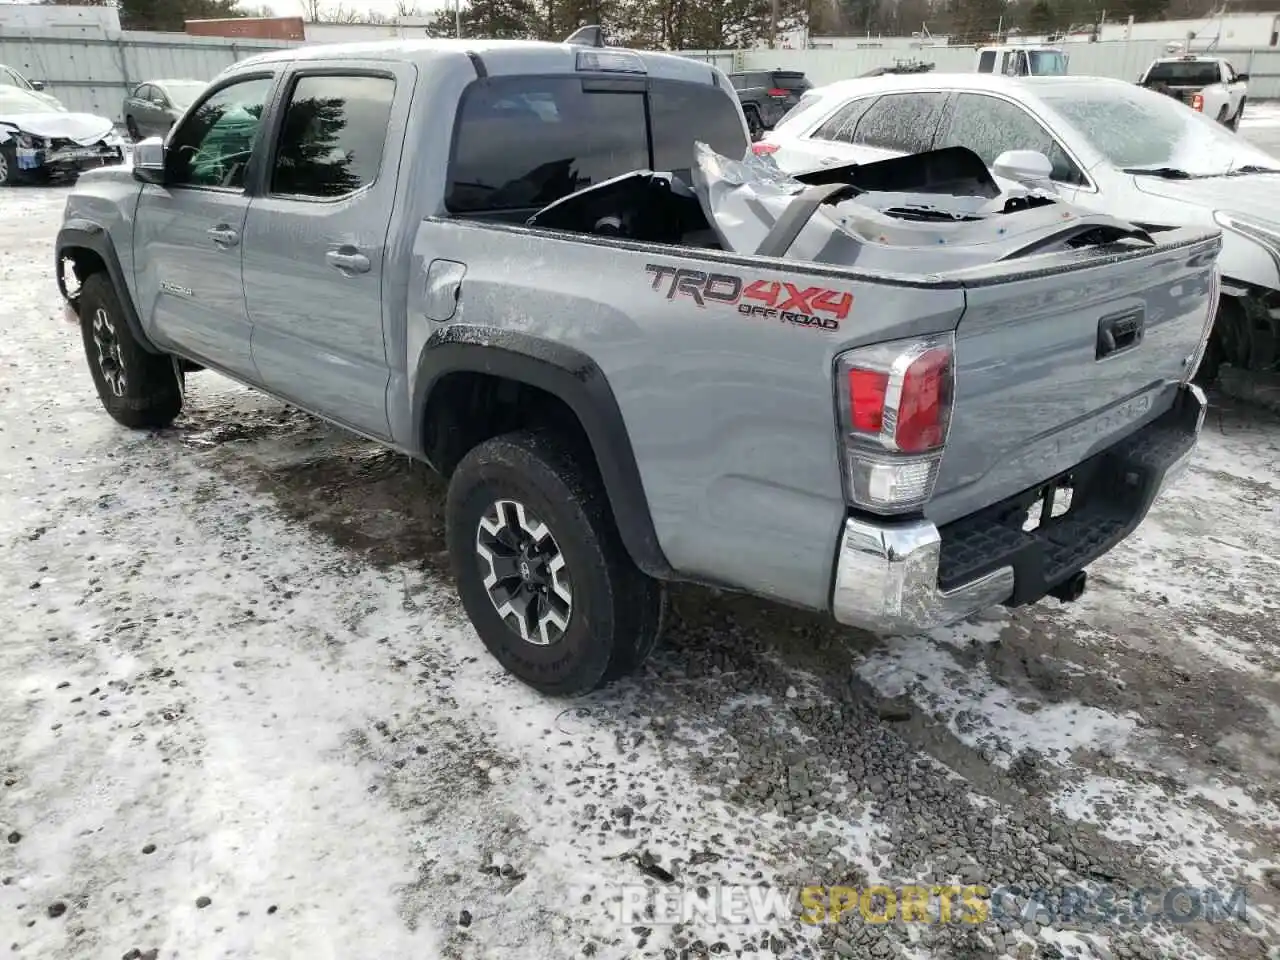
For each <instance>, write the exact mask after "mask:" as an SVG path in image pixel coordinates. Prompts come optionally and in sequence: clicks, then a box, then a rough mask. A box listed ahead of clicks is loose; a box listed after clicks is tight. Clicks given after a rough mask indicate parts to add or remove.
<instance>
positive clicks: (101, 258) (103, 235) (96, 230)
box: [54, 218, 164, 354]
mask: <svg viewBox="0 0 1280 960" xmlns="http://www.w3.org/2000/svg"><path fill="white" fill-rule="evenodd" d="M68 262H69V263H71V265H72V268H73V270H74V271H75V277H76V280H77V282H78V283H79V284H83V283H84V281H85V279H87V278H88V277H89V276H90V275H91V274H93V273H106V275H107V277H108V278H109V279H110V280H111V284H112V286H114V287H115V289H116V296H117V297H118V298H119V300H120V306H121V308H122V309H123V310H124V322H125V323H126V324H128V326H129V332H130V333H132V334H133V337H134V339H135V340H137V341H138V344H139V345H140V346H141V347H142V348H143V349H144V350H146V351H147V352H148V353H156V354H159V353H163V352H164V351H162V350H160V349H158V348H157V347H156V345H155V344H153V343H152V342H151V340H150V338H149V337H147V335H146V333H145V332H144V331H143V329H142V321H141V318H139V316H138V310H137V307H136V306H135V305H134V302H133V296H132V295H131V293H130V291H129V285H128V283H127V282H126V281H125V275H124V268H123V267H121V266H120V258H119V257H118V256H117V255H116V249H115V244H114V243H113V242H112V240H111V235H110V234H109V233H108V232H107V230H106V228H105V227H103V226H102V225H101V224H99V223H94V222H93V221H91V220H84V219H80V218H74V219H71V220H68V221H67V222H66V223H64V224H63V225H62V229H61V230H59V231H58V237H57V240H56V241H55V242H54V275H55V277H56V278H57V281H58V292H59V293H61V294H62V297H63V299H65V300H66V301H67V302H68V303H70V304H71V305H72V306H73V307H77V306H78V303H77V297H78V294H77V293H72V292H71V290H70V289H69V288H68V285H67V275H66V265H67V263H68Z"/></svg>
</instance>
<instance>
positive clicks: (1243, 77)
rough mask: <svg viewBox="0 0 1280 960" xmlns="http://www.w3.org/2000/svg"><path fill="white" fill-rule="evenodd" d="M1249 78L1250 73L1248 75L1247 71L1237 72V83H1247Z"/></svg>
mask: <svg viewBox="0 0 1280 960" xmlns="http://www.w3.org/2000/svg"><path fill="white" fill-rule="evenodd" d="M1248 80H1249V75H1248V74H1247V73H1237V74H1236V82H1237V83H1246V82H1248Z"/></svg>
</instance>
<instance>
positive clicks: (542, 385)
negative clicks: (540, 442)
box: [413, 325, 675, 579]
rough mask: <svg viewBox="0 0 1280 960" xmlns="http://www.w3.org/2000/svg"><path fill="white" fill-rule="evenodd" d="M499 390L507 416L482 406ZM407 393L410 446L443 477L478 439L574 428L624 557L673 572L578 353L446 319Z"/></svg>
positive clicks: (618, 417) (619, 430) (632, 467)
mask: <svg viewBox="0 0 1280 960" xmlns="http://www.w3.org/2000/svg"><path fill="white" fill-rule="evenodd" d="M492 391H497V393H494V392H492ZM534 391H536V393H534ZM503 392H505V393H506V396H507V397H508V398H509V399H512V400H513V405H512V407H510V408H509V410H510V411H513V412H514V414H515V416H516V418H517V421H516V422H513V421H512V420H511V419H509V418H507V417H504V416H502V415H501V414H497V415H495V414H494V411H493V410H492V409H491V408H490V406H489V401H490V400H491V399H493V398H495V397H497V396H499V395H500V394H501V393H503ZM413 394H414V395H413V412H414V414H413V415H414V421H413V436H414V438H415V443H416V444H417V445H418V450H419V452H420V453H421V454H422V456H423V457H424V459H426V460H427V462H428V463H430V464H431V465H432V466H433V467H434V468H435V469H436V470H438V471H439V472H440V473H442V474H444V475H445V476H448V475H449V474H450V473H452V471H453V468H454V467H455V466H456V465H457V463H458V461H459V460H461V459H462V457H463V456H464V455H465V454H466V453H467V451H468V450H470V449H471V448H472V447H474V446H475V445H476V444H477V443H480V442H483V441H484V440H486V439H489V438H490V437H492V436H496V435H497V434H499V433H503V432H507V431H508V430H510V429H514V428H518V427H525V426H530V425H531V423H530V421H531V420H532V424H533V425H541V426H547V427H552V428H555V429H559V430H563V431H565V432H567V433H569V434H576V435H577V437H578V438H579V439H580V440H582V441H583V442H584V446H585V448H586V449H585V451H584V452H586V453H589V454H590V456H591V458H592V459H593V461H594V466H595V468H596V469H597V470H598V471H599V475H600V479H601V481H602V482H603V485H604V489H605V494H606V496H607V497H608V502H609V507H610V509H611V512H612V514H613V518H614V522H615V523H616V524H617V526H618V532H619V533H620V534H621V536H622V541H623V544H624V545H625V546H626V548H627V552H628V554H630V556H631V559H632V561H633V562H634V563H635V564H636V566H637V567H639V568H640V569H641V570H642V571H644V572H645V573H646V574H648V575H650V576H652V577H657V578H660V579H673V578H674V576H675V574H674V571H673V570H672V568H671V566H670V564H669V563H668V561H667V558H666V556H665V554H664V553H663V551H662V547H661V545H660V544H659V542H658V536H657V531H656V530H655V528H654V525H653V517H652V515H651V513H650V511H649V504H648V499H647V497H646V495H645V492H644V485H643V483H642V481H641V479H640V469H639V466H638V465H637V463H636V458H635V453H634V451H633V450H632V447H631V439H630V436H629V434H628V433H627V429H626V424H625V423H624V421H623V419H622V413H621V410H620V409H619V407H618V402H617V399H616V397H615V396H614V393H613V390H612V388H611V387H610V385H609V382H608V379H607V378H606V376H605V374H604V372H603V371H602V370H601V369H600V368H599V366H597V365H596V363H595V361H594V360H592V359H591V358H590V357H588V356H587V355H586V354H584V353H582V352H581V351H579V350H576V349H574V348H573V347H569V346H566V345H564V344H560V343H555V342H553V341H549V340H544V339H542V338H540V337H535V336H531V335H529V334H524V333H517V332H512V331H506V330H499V329H496V328H490V327H478V326H462V325H452V326H449V327H445V328H444V329H442V330H439V331H437V332H436V333H435V334H433V335H432V336H431V338H430V339H429V340H428V341H427V343H426V345H425V346H424V348H423V350H422V352H421V354H420V359H419V361H418V367H417V376H416V378H415V386H414V391H413ZM530 401H533V402H530ZM559 408H563V410H564V411H566V412H567V413H568V414H569V415H570V416H571V417H572V422H571V423H566V422H564V418H563V417H562V416H559ZM539 414H542V416H541V417H539Z"/></svg>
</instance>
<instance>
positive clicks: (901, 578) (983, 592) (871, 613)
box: [831, 385, 1207, 634]
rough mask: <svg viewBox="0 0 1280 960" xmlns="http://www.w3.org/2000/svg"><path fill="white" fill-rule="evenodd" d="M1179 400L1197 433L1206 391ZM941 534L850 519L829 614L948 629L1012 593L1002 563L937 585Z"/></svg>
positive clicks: (912, 628)
mask: <svg viewBox="0 0 1280 960" xmlns="http://www.w3.org/2000/svg"><path fill="white" fill-rule="evenodd" d="M1184 389H1185V390H1186V391H1187V396H1186V397H1185V398H1183V402H1186V403H1189V404H1192V405H1193V407H1195V408H1198V409H1197V410H1196V413H1195V421H1194V422H1195V427H1194V431H1195V433H1196V434H1197V435H1198V434H1199V433H1200V429H1201V427H1203V425H1204V415H1205V410H1206V408H1207V403H1206V401H1205V396H1204V391H1203V390H1201V389H1200V388H1199V387H1197V386H1194V385H1187V386H1186V387H1185V388H1184ZM1194 453H1195V446H1194V444H1193V445H1192V446H1191V447H1190V449H1188V450H1187V451H1186V452H1185V453H1184V454H1182V455H1181V456H1180V457H1178V459H1177V460H1175V461H1174V462H1172V463H1170V464H1169V466H1168V467H1167V468H1166V469H1165V471H1164V475H1163V477H1162V478H1161V480H1160V485H1159V490H1160V491H1163V490H1164V489H1166V488H1167V487H1168V486H1169V485H1170V484H1171V483H1173V482H1174V481H1175V480H1177V479H1178V478H1179V477H1180V476H1181V475H1182V474H1183V473H1184V472H1185V471H1186V469H1187V466H1188V464H1189V463H1190V462H1191V458H1192V455H1193V454H1194ZM941 553H942V537H941V535H940V534H939V533H938V528H937V527H935V526H934V525H933V524H932V523H930V522H929V521H927V520H917V521H909V522H907V523H894V522H892V521H888V520H885V521H876V520H864V519H860V518H848V519H846V520H845V523H844V530H843V531H842V533H841V536H840V551H839V554H838V556H837V559H836V575H835V586H834V588H833V590H832V596H831V612H832V614H833V615H834V616H835V618H836V620H837V621H839V622H840V623H843V624H845V625H847V626H851V627H859V628H861V629H863V630H869V631H871V632H872V633H882V634H904V633H919V632H921V631H925V630H931V629H933V628H935V627H945V626H949V625H951V624H953V623H957V622H959V621H960V620H963V619H964V618H965V617H968V616H971V615H972V614H974V613H977V612H978V611H980V610H984V609H986V608H987V607H992V606H996V605H997V604H1000V603H1003V602H1004V601H1006V600H1008V599H1009V598H1010V597H1011V596H1012V595H1013V592H1014V586H1015V582H1014V571H1013V568H1012V567H1000V568H998V569H996V570H992V571H991V572H990V573H987V574H984V575H983V576H981V577H979V578H977V579H976V580H972V581H970V582H969V583H966V584H964V585H963V586H960V587H956V588H955V589H954V590H947V591H943V590H940V589H938V566H939V560H940V557H941Z"/></svg>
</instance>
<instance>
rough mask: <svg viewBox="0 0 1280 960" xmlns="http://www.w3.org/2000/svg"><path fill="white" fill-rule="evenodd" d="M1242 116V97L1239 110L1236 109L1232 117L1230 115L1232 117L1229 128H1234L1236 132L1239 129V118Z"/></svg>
mask: <svg viewBox="0 0 1280 960" xmlns="http://www.w3.org/2000/svg"><path fill="white" fill-rule="evenodd" d="M1243 117H1244V100H1243V99H1242V100H1241V101H1240V109H1239V110H1237V111H1236V115H1235V116H1234V117H1232V118H1231V129H1232V130H1235V131H1237V132H1238V131H1239V130H1240V121H1241V119H1243Z"/></svg>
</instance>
